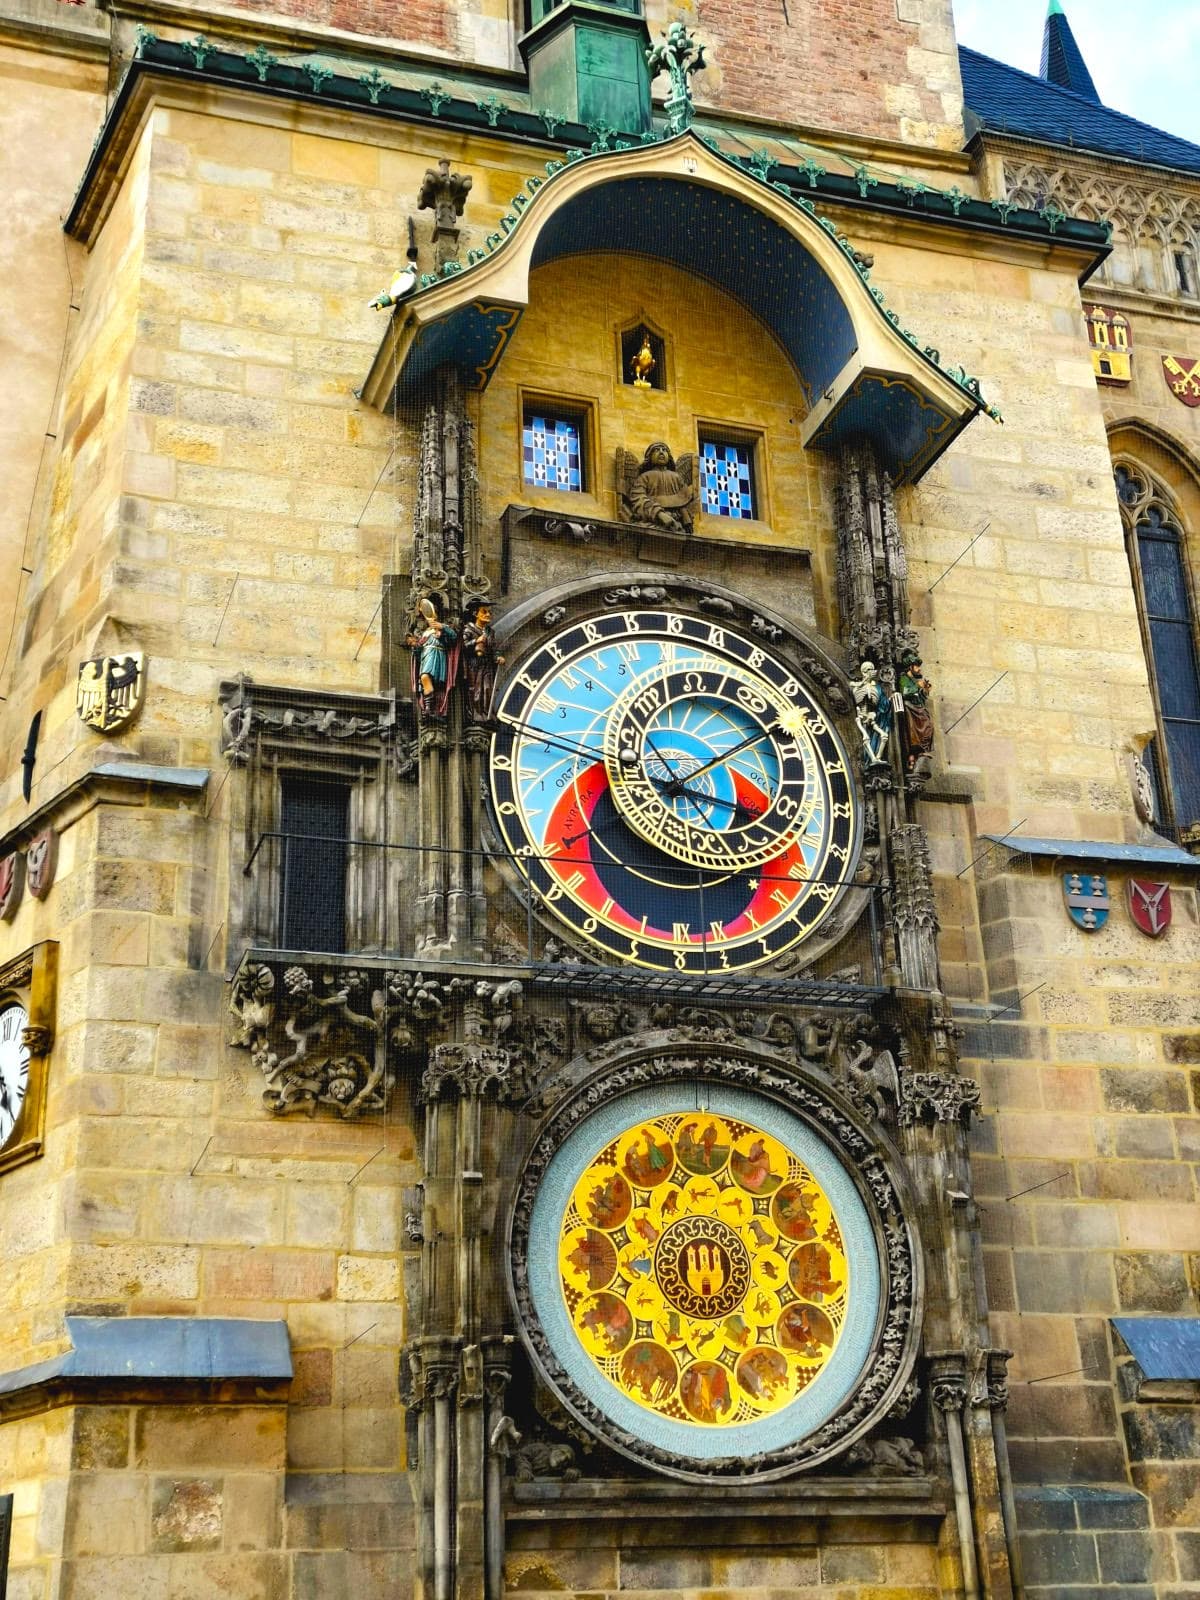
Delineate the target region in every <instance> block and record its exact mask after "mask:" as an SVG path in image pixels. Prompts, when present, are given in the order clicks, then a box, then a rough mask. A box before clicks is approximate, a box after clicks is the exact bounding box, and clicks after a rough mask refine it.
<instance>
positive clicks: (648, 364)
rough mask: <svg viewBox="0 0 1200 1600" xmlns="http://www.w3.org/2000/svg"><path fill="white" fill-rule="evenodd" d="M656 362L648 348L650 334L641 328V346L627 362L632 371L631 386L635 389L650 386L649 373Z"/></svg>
mask: <svg viewBox="0 0 1200 1600" xmlns="http://www.w3.org/2000/svg"><path fill="white" fill-rule="evenodd" d="M657 365H658V363H657V362H656V361H655V359H654V352H653V351H652V350H651V348H650V334H649V332H648V331H647V330H646V329H645V328H643V329H642V347H641V349H640V350H639V351H638V352H637V354H636V355H635V356H633V357H632V359H631V360H630V363H629V370H630V372H632V373H633V386H634V388H635V389H648V388H649V387H650V374H651V373H652V372H653V371H654V369H655V367H656V366H657Z"/></svg>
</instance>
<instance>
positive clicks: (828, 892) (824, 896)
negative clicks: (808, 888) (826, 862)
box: [812, 883, 834, 905]
mask: <svg viewBox="0 0 1200 1600" xmlns="http://www.w3.org/2000/svg"><path fill="white" fill-rule="evenodd" d="M812 892H813V893H814V894H815V895H816V897H817V899H818V900H823V901H824V902H825V904H826V905H828V904H829V902H830V901H831V900H832V899H833V896H834V886H833V884H831V883H814V884H813V886H812Z"/></svg>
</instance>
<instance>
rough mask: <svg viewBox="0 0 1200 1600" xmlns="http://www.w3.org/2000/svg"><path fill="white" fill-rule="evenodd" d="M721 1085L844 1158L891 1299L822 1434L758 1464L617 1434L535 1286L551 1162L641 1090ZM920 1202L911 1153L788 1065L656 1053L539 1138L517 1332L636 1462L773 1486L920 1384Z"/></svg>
mask: <svg viewBox="0 0 1200 1600" xmlns="http://www.w3.org/2000/svg"><path fill="white" fill-rule="evenodd" d="M706 1079H707V1080H709V1081H711V1082H714V1083H719V1084H722V1085H732V1086H735V1087H738V1088H742V1089H747V1090H751V1091H753V1092H755V1093H758V1094H761V1095H763V1096H765V1097H767V1098H768V1099H771V1100H775V1101H777V1102H779V1103H780V1104H782V1105H783V1106H785V1107H786V1108H787V1109H788V1110H790V1111H791V1112H792V1113H793V1114H794V1115H798V1116H799V1117H800V1118H801V1120H802V1121H804V1122H806V1123H808V1124H809V1125H810V1126H811V1127H812V1129H813V1130H814V1131H815V1132H816V1133H817V1134H818V1135H819V1136H820V1137H821V1138H822V1139H823V1140H824V1141H825V1143H826V1144H828V1145H830V1146H831V1147H832V1148H833V1150H834V1151H835V1153H836V1154H838V1155H839V1156H840V1158H841V1159H842V1161H843V1163H844V1165H845V1167H846V1170H847V1172H848V1173H849V1175H850V1177H851V1178H852V1180H853V1182H854V1184H855V1186H856V1188H857V1189H858V1191H859V1195H860V1197H861V1199H862V1200H863V1203H864V1205H865V1206H866V1209H867V1214H868V1216H869V1217H870V1219H871V1224H872V1227H873V1231H874V1234H875V1240H876V1246H877V1249H878V1252H879V1258H880V1261H881V1262H882V1264H883V1268H884V1271H883V1273H882V1275H881V1276H882V1278H883V1283H882V1295H881V1300H880V1309H879V1315H878V1318H877V1321H876V1327H875V1332H874V1337H873V1341H872V1346H871V1353H870V1355H869V1356H868V1358H867V1360H866V1361H865V1362H864V1363H863V1365H862V1368H861V1369H860V1370H861V1376H862V1381H861V1382H859V1383H858V1385H857V1387H855V1388H854V1389H852V1390H851V1392H850V1393H849V1394H848V1395H847V1396H846V1398H845V1399H844V1400H843V1401H842V1402H841V1404H840V1405H839V1406H838V1407H837V1409H836V1410H835V1411H834V1413H833V1414H832V1415H831V1416H830V1417H829V1418H828V1419H827V1420H826V1421H825V1422H824V1423H823V1424H822V1425H821V1426H820V1427H819V1428H817V1429H816V1430H815V1431H814V1432H812V1433H810V1434H808V1435H807V1436H806V1437H805V1438H803V1439H800V1440H798V1441H797V1442H796V1443H794V1444H791V1445H788V1446H786V1447H785V1448H783V1449H780V1450H775V1451H771V1452H769V1453H764V1454H762V1455H758V1456H751V1457H745V1456H742V1455H736V1456H723V1457H715V1458H713V1459H711V1460H707V1461H696V1460H694V1459H693V1458H690V1457H684V1456H680V1455H678V1454H676V1453H675V1452H672V1451H669V1450H666V1449H663V1448H661V1447H659V1446H657V1445H653V1444H649V1443H647V1442H646V1441H644V1440H642V1439H639V1438H636V1437H635V1436H634V1435H632V1434H630V1433H628V1432H626V1431H625V1430H623V1429H621V1428H619V1427H618V1426H616V1425H615V1424H614V1423H613V1422H612V1421H611V1420H610V1419H609V1418H608V1417H607V1416H606V1415H605V1414H604V1412H603V1411H602V1410H601V1409H600V1408H599V1407H598V1406H596V1405H595V1404H593V1403H592V1402H591V1401H590V1400H588V1399H587V1398H585V1397H584V1396H583V1395H581V1394H580V1393H579V1392H578V1391H577V1390H576V1388H575V1386H574V1385H573V1384H572V1383H571V1381H570V1379H569V1378H568V1377H567V1374H566V1373H565V1371H564V1369H563V1367H562V1365H561V1363H560V1362H559V1360H558V1358H557V1356H556V1355H555V1353H554V1351H553V1349H552V1348H551V1346H550V1343H549V1341H548V1339H547V1338H546V1336H545V1333H544V1332H543V1330H542V1329H541V1327H540V1325H539V1322H538V1319H537V1316H536V1313H535V1311H534V1305H533V1298H532V1293H531V1286H530V1279H529V1245H530V1225H531V1220H532V1214H533V1204H534V1200H535V1197H536V1195H537V1192H538V1188H539V1185H540V1184H541V1182H542V1179H543V1177H544V1176H545V1174H546V1171H547V1169H548V1167H549V1164H550V1161H551V1159H552V1158H553V1156H554V1154H555V1153H556V1151H557V1150H558V1149H559V1147H560V1146H561V1144H562V1143H563V1142H564V1140H565V1139H566V1138H567V1136H568V1135H569V1134H570V1133H572V1132H573V1131H574V1129H575V1128H576V1127H578V1126H579V1125H580V1124H581V1123H582V1122H584V1121H585V1120H586V1119H587V1118H588V1117H589V1116H591V1114H592V1113H593V1112H594V1111H596V1109H597V1108H598V1107H600V1106H602V1105H605V1104H607V1103H608V1102H609V1101H611V1100H613V1099H614V1098H617V1097H619V1096H621V1095H622V1094H624V1093H626V1092H628V1091H629V1090H631V1089H635V1088H641V1087H644V1086H648V1085H656V1084H666V1085H670V1084H685V1083H686V1084H695V1083H696V1082H697V1081H698V1080H700V1081H703V1080H706ZM914 1218H915V1204H914V1201H913V1199H912V1196H911V1193H910V1191H909V1186H908V1182H907V1179H906V1176H905V1173H904V1168H903V1163H902V1161H901V1158H900V1156H899V1154H898V1153H897V1152H896V1150H895V1149H894V1147H893V1146H891V1145H890V1143H888V1142H886V1140H885V1139H884V1138H883V1136H882V1135H881V1133H880V1132H879V1130H878V1129H874V1130H872V1129H870V1128H869V1127H868V1126H867V1124H866V1123H865V1122H864V1121H863V1120H862V1118H861V1117H860V1116H859V1115H858V1114H857V1113H856V1112H854V1111H853V1110H852V1108H851V1107H850V1106H849V1105H848V1104H847V1103H846V1102H845V1101H844V1100H843V1099H842V1098H841V1096H840V1095H838V1094H837V1093H836V1092H835V1091H833V1090H831V1089H830V1088H829V1087H828V1086H827V1085H826V1084H825V1083H823V1082H821V1081H819V1080H818V1079H816V1078H814V1077H811V1076H808V1075H806V1074H805V1073H803V1071H802V1070H797V1069H792V1068H789V1067H788V1066H786V1065H784V1064H782V1063H781V1062H780V1061H779V1059H778V1058H777V1057H769V1056H766V1055H764V1054H760V1053H759V1052H757V1051H754V1050H752V1049H747V1048H741V1047H738V1046H736V1045H735V1046H726V1045H723V1046H721V1047H720V1049H719V1050H713V1051H712V1052H711V1053H710V1052H703V1051H702V1052H698V1053H697V1054H694V1055H685V1054H683V1053H682V1052H680V1053H676V1052H667V1051H662V1050H661V1049H660V1050H656V1049H655V1047H654V1046H650V1047H649V1048H648V1049H645V1050H643V1051H642V1052H638V1051H636V1050H634V1051H630V1052H629V1053H628V1054H625V1055H624V1056H623V1057H622V1058H621V1059H618V1060H615V1061H610V1062H608V1063H607V1064H606V1065H605V1066H604V1067H603V1068H602V1069H601V1070H600V1071H599V1072H596V1073H593V1074H592V1075H591V1076H589V1077H588V1078H587V1079H585V1080H584V1081H583V1082H581V1083H578V1084H576V1085H575V1086H574V1087H573V1088H572V1089H571V1090H570V1091H569V1092H568V1094H567V1096H566V1097H565V1098H563V1099H562V1100H560V1101H559V1102H558V1103H557V1104H556V1105H555V1107H554V1108H553V1109H552V1110H551V1111H550V1113H549V1115H548V1116H547V1117H546V1118H545V1120H544V1121H543V1122H542V1123H541V1124H540V1126H539V1127H538V1129H537V1131H536V1132H535V1134H534V1135H533V1138H532V1141H531V1143H530V1146H529V1150H528V1154H527V1155H526V1158H525V1161H524V1165H523V1167H522V1169H521V1172H520V1175H519V1176H518V1178H517V1180H516V1189H515V1194H514V1197H513V1202H512V1205H511V1208H510V1212H509V1225H508V1238H507V1248H506V1252H505V1261H506V1272H507V1275H508V1290H509V1295H510V1298H511V1301H512V1305H513V1308H514V1311H515V1313H516V1322H517V1328H518V1331H519V1333H520V1336H521V1339H522V1342H523V1343H524V1346H525V1350H526V1353H527V1355H528V1356H529V1359H530V1361H531V1363H532V1365H533V1368H534V1371H535V1373H536V1374H537V1377H538V1379H539V1380H540V1381H541V1382H542V1383H544V1384H545V1385H546V1386H547V1387H548V1388H549V1389H550V1390H552V1391H553V1393H554V1395H555V1396H556V1398H557V1399H558V1401H559V1402H560V1403H561V1404H562V1405H563V1406H564V1407H565V1408H566V1410H567V1411H568V1412H569V1413H570V1414H571V1415H572V1416H574V1417H575V1418H576V1420H577V1421H578V1422H580V1423H581V1424H583V1426H584V1427H586V1428H587V1429H588V1431H589V1432H591V1433H593V1434H596V1435H597V1436H598V1437H599V1438H600V1439H601V1440H603V1441H604V1443H606V1444H607V1445H609V1446H610V1447H611V1448H612V1449H614V1450H616V1451H617V1452H618V1453H619V1454H620V1455H622V1456H624V1457H626V1458H627V1459H629V1460H631V1461H634V1462H637V1463H638V1464H639V1465H642V1466H649V1467H652V1468H655V1469H657V1470H658V1471H660V1472H663V1473H666V1474H667V1475H668V1476H670V1477H673V1478H677V1479H682V1480H684V1481H686V1482H693V1483H712V1482H715V1481H721V1480H726V1481H728V1480H735V1481H737V1482H741V1483H748V1482H767V1481H771V1480H773V1479H777V1478H782V1477H786V1476H788V1475H790V1474H792V1473H795V1472H799V1471H801V1470H804V1469H807V1468H813V1467H817V1466H821V1465H823V1464H824V1463H826V1462H828V1461H829V1460H830V1459H831V1458H832V1457H833V1456H835V1455H837V1454H838V1453H840V1452H841V1451H843V1450H845V1449H847V1448H848V1447H849V1446H850V1445H851V1444H853V1443H854V1442H855V1440H857V1439H859V1438H861V1437H862V1436H863V1435H864V1434H865V1433H866V1432H867V1431H868V1430H869V1429H870V1428H872V1427H873V1426H874V1425H875V1424H876V1423H878V1422H880V1421H881V1420H882V1419H883V1418H884V1417H885V1416H886V1415H887V1413H888V1411H889V1410H890V1408H891V1407H892V1406H893V1405H894V1404H895V1402H896V1400H897V1398H898V1397H899V1395H900V1393H901V1391H902V1390H903V1389H904V1386H905V1384H906V1383H907V1382H908V1381H909V1379H910V1378H911V1376H912V1371H913V1365H914V1363H915V1361H916V1356H917V1347H918V1344H919V1341H920V1332H921V1316H922V1306H923V1277H922V1255H921V1249H920V1244H919V1241H918V1239H917V1236H916V1232H915V1226H914Z"/></svg>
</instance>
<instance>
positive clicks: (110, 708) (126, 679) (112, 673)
mask: <svg viewBox="0 0 1200 1600" xmlns="http://www.w3.org/2000/svg"><path fill="white" fill-rule="evenodd" d="M145 681H146V658H145V656H144V655H143V654H142V653H141V651H137V652H136V653H135V654H133V655H127V656H95V657H93V659H92V660H91V661H84V662H81V663H80V667H79V678H78V681H77V685H76V689H75V710H76V712H77V713H78V714H79V717H80V720H81V721H83V722H86V723H87V725H88V727H89V728H95V730H96V732H97V733H116V732H117V731H118V730H119V729H121V728H123V727H124V726H125V724H126V723H127V722H130V721H131V720H132V719H133V716H134V714H135V713H136V711H137V710H138V707H139V706H140V705H141V703H142V687H143V685H144V683H145Z"/></svg>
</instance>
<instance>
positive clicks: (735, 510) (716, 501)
mask: <svg viewBox="0 0 1200 1600" xmlns="http://www.w3.org/2000/svg"><path fill="white" fill-rule="evenodd" d="M751 454H752V452H751V447H750V446H749V445H748V444H728V443H725V442H723V441H720V440H716V439H702V440H701V441H700V507H701V510H703V511H705V512H707V514H708V515H709V516H710V517H753V515H754V472H753V467H752V464H751Z"/></svg>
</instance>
